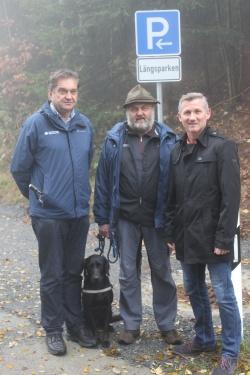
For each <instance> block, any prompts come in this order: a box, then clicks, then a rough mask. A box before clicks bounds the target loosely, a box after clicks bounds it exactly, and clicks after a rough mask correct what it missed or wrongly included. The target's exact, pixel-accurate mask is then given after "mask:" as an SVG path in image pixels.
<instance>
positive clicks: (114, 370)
mask: <svg viewBox="0 0 250 375" xmlns="http://www.w3.org/2000/svg"><path fill="white" fill-rule="evenodd" d="M112 372H113V373H114V374H121V370H119V369H118V368H116V367H113V368H112Z"/></svg>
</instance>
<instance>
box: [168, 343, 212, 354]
mask: <svg viewBox="0 0 250 375" xmlns="http://www.w3.org/2000/svg"><path fill="white" fill-rule="evenodd" d="M215 349H216V347H215V345H209V346H202V345H199V344H197V343H196V342H195V341H194V340H193V341H188V342H186V343H185V344H182V345H180V346H177V347H176V348H175V349H174V351H173V353H175V354H180V355H182V354H184V355H196V354H201V353H203V352H214V351H215Z"/></svg>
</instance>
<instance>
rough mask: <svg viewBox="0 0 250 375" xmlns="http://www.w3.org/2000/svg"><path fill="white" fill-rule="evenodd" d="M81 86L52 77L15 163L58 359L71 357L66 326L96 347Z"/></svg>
mask: <svg viewBox="0 0 250 375" xmlns="http://www.w3.org/2000/svg"><path fill="white" fill-rule="evenodd" d="M78 83H79V77H78V74H77V73H76V72H73V71H71V70H68V69H66V70H59V71H56V72H54V73H52V74H51V76H50V79H49V86H48V98H49V100H48V101H47V102H46V103H44V105H43V106H42V108H41V109H40V110H38V111H37V112H35V113H34V114H33V115H31V116H30V117H29V118H28V119H27V120H26V121H25V123H24V124H23V126H22V129H21V132H20V136H19V138H18V142H17V145H16V148H15V152H14V155H13V159H12V162H11V173H12V175H13V177H14V179H15V181H16V183H17V186H18V188H19V189H20V191H21V193H22V194H23V195H24V196H25V197H26V198H27V199H29V213H30V216H31V220H32V227H33V229H34V232H35V235H36V237H37V240H38V246H39V266H40V271H41V280H40V294H41V317H42V325H43V327H44V329H45V332H46V343H47V347H48V351H49V352H50V353H51V354H53V355H63V354H65V353H66V345H65V342H64V339H63V336H62V332H63V325H64V323H66V327H67V330H68V337H69V338H70V339H71V340H73V341H76V342H78V343H79V344H80V345H81V346H87V347H91V346H95V345H96V340H95V339H94V337H93V335H92V334H91V332H90V331H88V330H86V328H84V327H83V322H82V312H81V282H82V277H81V274H82V271H83V260H84V252H85V244H86V239H87V234H88V228H89V217H88V213H89V197H90V186H89V177H88V176H89V168H90V162H91V158H92V138H93V131H92V125H91V123H90V121H89V119H88V118H87V117H86V116H84V115H83V114H82V113H80V112H79V111H78V110H77V109H76V108H75V105H76V103H77V97H78ZM29 187H30V188H29Z"/></svg>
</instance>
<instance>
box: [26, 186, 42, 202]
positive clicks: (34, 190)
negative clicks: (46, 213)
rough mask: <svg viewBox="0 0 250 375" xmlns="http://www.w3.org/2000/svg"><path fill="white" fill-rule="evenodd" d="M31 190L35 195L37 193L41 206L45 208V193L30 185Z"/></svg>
mask: <svg viewBox="0 0 250 375" xmlns="http://www.w3.org/2000/svg"><path fill="white" fill-rule="evenodd" d="M29 189H30V190H31V191H33V193H35V195H36V197H37V199H38V201H39V202H40V203H41V205H42V206H43V205H44V201H43V193H42V192H41V191H40V190H39V189H38V188H37V187H36V186H35V185H33V184H29Z"/></svg>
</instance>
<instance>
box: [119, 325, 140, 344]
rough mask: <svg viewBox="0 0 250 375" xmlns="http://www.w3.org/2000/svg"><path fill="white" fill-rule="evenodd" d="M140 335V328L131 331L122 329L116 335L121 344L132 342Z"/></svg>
mask: <svg viewBox="0 0 250 375" xmlns="http://www.w3.org/2000/svg"><path fill="white" fill-rule="evenodd" d="M139 336H140V330H139V329H138V330H136V331H132V330H126V329H124V330H123V331H122V332H121V333H120V335H119V336H118V342H119V344H122V345H130V344H133V343H134V342H135V341H136V339H138V337H139Z"/></svg>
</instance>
